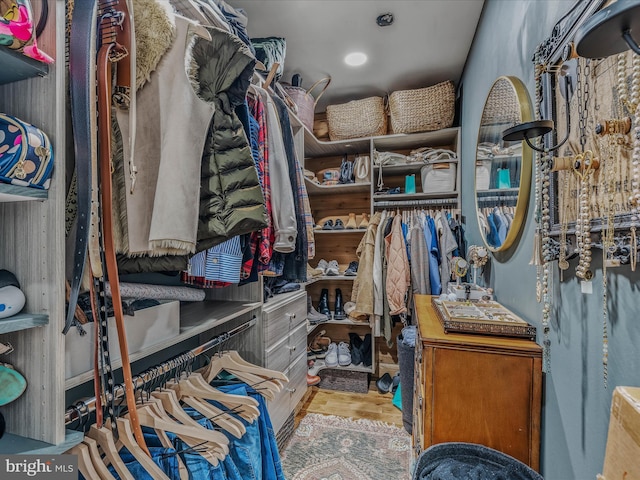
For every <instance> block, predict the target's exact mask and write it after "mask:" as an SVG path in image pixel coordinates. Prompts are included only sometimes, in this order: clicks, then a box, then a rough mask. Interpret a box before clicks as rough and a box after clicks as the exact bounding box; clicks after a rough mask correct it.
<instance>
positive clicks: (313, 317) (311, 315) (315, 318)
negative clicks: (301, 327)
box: [307, 294, 329, 325]
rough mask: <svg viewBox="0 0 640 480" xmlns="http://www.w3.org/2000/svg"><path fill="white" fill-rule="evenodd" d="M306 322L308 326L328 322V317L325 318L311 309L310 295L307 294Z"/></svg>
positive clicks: (322, 314)
mask: <svg viewBox="0 0 640 480" xmlns="http://www.w3.org/2000/svg"><path fill="white" fill-rule="evenodd" d="M307 320H308V321H309V324H310V325H317V324H319V323H323V322H326V321H328V320H329V317H327V316H326V315H325V314H324V313H320V312H318V311H317V310H316V309H315V308H313V303H312V302H311V295H309V294H307Z"/></svg>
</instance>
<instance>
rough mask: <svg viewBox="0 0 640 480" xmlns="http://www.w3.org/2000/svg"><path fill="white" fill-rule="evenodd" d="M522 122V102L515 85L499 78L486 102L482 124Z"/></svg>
mask: <svg viewBox="0 0 640 480" xmlns="http://www.w3.org/2000/svg"><path fill="white" fill-rule="evenodd" d="M519 122H520V103H519V102H518V97H517V96H516V91H515V90H514V88H513V85H512V84H511V83H510V82H509V81H508V80H506V79H504V78H500V79H499V80H497V81H496V82H495V83H494V84H493V87H491V91H490V92H489V96H488V97H487V101H486V102H485V104H484V110H483V112H482V120H481V121H480V125H485V126H486V125H496V124H505V123H506V124H516V123H519Z"/></svg>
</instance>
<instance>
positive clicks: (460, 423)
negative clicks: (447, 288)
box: [413, 295, 542, 470]
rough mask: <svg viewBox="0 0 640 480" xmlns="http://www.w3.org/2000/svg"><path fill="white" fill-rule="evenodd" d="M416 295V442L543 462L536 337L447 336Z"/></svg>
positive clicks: (425, 298)
mask: <svg viewBox="0 0 640 480" xmlns="http://www.w3.org/2000/svg"><path fill="white" fill-rule="evenodd" d="M431 298H432V297H431V296H429V295H416V297H415V304H416V311H417V319H418V338H417V339H416V350H415V382H416V383H415V388H414V401H413V410H414V412H413V447H414V450H413V451H414V455H415V456H416V457H417V456H418V455H419V454H420V452H422V450H424V449H425V448H427V447H429V446H431V445H433V444H436V443H443V442H469V443H477V444H481V445H485V446H487V447H491V448H494V449H496V450H499V451H501V452H504V453H507V454H508V455H511V456H512V457H515V458H517V459H518V460H520V461H522V462H523V463H526V464H527V465H529V466H530V467H531V468H533V469H535V470H539V467H540V408H541V393H542V349H541V348H540V346H539V345H538V344H536V343H535V342H533V341H530V340H525V339H516V338H506V337H495V336H486V335H473V334H457V333H445V332H444V330H443V328H442V325H441V323H440V321H439V320H438V316H437V314H436V312H435V311H434V310H433V307H432V305H431Z"/></svg>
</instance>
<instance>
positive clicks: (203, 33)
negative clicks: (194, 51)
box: [188, 23, 212, 42]
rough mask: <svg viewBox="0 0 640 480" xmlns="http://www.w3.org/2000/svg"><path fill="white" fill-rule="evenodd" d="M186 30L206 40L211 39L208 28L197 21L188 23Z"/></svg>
mask: <svg viewBox="0 0 640 480" xmlns="http://www.w3.org/2000/svg"><path fill="white" fill-rule="evenodd" d="M188 32H189V33H192V34H194V35H197V36H198V37H200V38H202V39H204V40H208V41H209V42H210V41H211V40H212V38H211V34H210V33H209V30H207V29H206V27H204V26H202V25H201V24H199V23H189V27H188Z"/></svg>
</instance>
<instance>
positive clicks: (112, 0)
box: [96, 0, 150, 456]
mask: <svg viewBox="0 0 640 480" xmlns="http://www.w3.org/2000/svg"><path fill="white" fill-rule="evenodd" d="M117 4H118V0H101V1H100V10H101V15H100V38H101V41H102V43H101V45H100V50H99V51H98V59H97V61H96V65H97V83H98V113H99V115H98V158H99V169H100V200H101V207H102V212H101V213H102V218H101V219H102V241H103V246H104V250H103V251H104V260H105V264H106V267H107V277H108V279H109V283H110V285H111V298H112V301H113V311H114V317H115V320H116V328H117V331H118V340H119V342H120V353H121V357H122V374H123V383H124V387H125V396H126V402H127V408H128V411H129V420H130V422H131V429H132V430H133V434H134V437H135V439H136V441H137V443H138V445H139V446H140V448H142V449H143V450H144V451H145V452H146V453H147V454H148V455H149V456H150V454H149V451H148V449H147V446H146V444H145V441H144V436H143V434H142V429H141V428H140V421H139V419H138V412H137V410H136V399H135V394H134V391H133V376H132V374H131V364H130V363H129V348H128V346H127V336H126V332H125V327H124V312H123V311H122V299H121V297H120V285H119V281H118V265H117V263H116V251H115V245H114V241H113V217H112V215H113V209H112V205H111V200H112V185H111V173H112V161H111V98H112V93H113V92H112V68H111V67H112V63H116V62H118V61H120V60H122V59H123V58H125V56H126V55H128V51H127V50H126V48H124V47H123V46H122V45H119V44H117V41H116V40H117V39H116V35H117V30H118V29H119V28H129V27H130V26H131V24H130V22H128V21H125V19H126V20H129V17H128V15H127V14H126V13H125V12H123V11H122V10H116V9H115V6H116V5H117ZM123 38H127V37H126V36H123ZM128 38H130V37H128ZM114 387H115V386H114V385H110V391H109V392H108V396H109V397H110V398H113V397H114V396H115V395H114V391H113V388H114ZM112 423H113V422H112Z"/></svg>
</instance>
